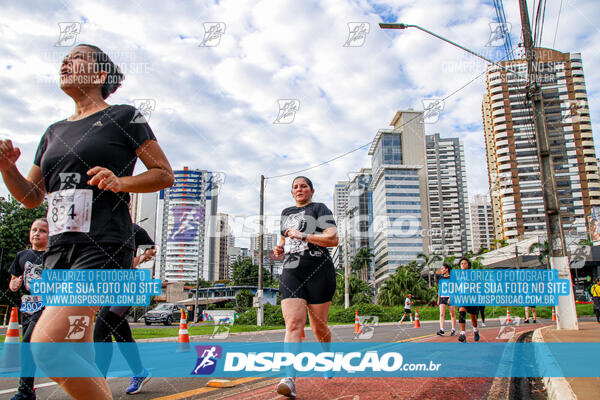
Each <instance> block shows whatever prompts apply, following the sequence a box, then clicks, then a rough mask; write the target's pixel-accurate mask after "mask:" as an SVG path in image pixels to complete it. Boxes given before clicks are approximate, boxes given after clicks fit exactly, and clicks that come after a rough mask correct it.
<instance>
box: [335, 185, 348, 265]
mask: <svg viewBox="0 0 600 400" xmlns="http://www.w3.org/2000/svg"><path fill="white" fill-rule="evenodd" d="M347 184H348V181H338V182H337V183H336V184H335V188H334V191H333V218H334V219H335V223H336V225H337V230H338V245H337V247H335V248H334V249H333V252H332V260H333V265H335V267H336V268H337V269H340V268H344V248H345V247H346V246H347V243H346V242H345V240H346V227H345V222H346V204H347V203H348V188H347Z"/></svg>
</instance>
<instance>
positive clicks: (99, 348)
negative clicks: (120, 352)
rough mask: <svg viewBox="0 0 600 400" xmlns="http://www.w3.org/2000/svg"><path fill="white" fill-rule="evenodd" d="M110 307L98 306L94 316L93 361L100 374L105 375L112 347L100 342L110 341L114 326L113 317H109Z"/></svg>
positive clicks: (110, 358)
mask: <svg viewBox="0 0 600 400" xmlns="http://www.w3.org/2000/svg"><path fill="white" fill-rule="evenodd" d="M109 309H110V307H108V306H104V307H102V308H100V311H98V314H97V316H96V324H95V326H94V343H97V344H96V345H94V350H95V353H96V357H95V363H96V366H98V369H99V370H100V372H101V373H102V376H104V377H106V374H107V372H108V367H109V366H110V361H111V360H112V353H113V347H112V345H110V346H109V345H102V344H100V343H112V334H113V330H114V328H113V326H114V323H115V321H114V318H111V317H110V316H109V315H108V313H109Z"/></svg>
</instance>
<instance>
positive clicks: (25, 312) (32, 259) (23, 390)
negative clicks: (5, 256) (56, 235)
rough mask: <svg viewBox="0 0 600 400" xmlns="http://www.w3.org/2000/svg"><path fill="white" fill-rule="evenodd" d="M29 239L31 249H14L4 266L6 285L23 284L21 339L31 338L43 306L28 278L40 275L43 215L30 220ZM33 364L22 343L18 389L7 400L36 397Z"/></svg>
mask: <svg viewBox="0 0 600 400" xmlns="http://www.w3.org/2000/svg"><path fill="white" fill-rule="evenodd" d="M29 243H31V249H28V250H23V251H20V252H18V253H17V256H16V257H15V259H14V261H13V262H12V264H11V265H10V267H9V269H8V272H9V273H10V283H9V285H8V287H9V289H10V290H11V291H13V292H16V291H17V290H19V289H20V288H23V292H25V294H24V295H23V296H22V297H21V313H22V316H21V330H22V332H23V343H29V342H30V341H31V334H32V333H33V328H34V327H35V323H36V322H37V321H38V319H40V316H41V315H42V311H43V310H44V308H43V307H42V304H41V299H39V298H36V297H37V296H31V280H33V279H41V278H42V269H43V257H44V251H46V247H47V246H48V222H47V221H46V220H45V219H44V218H39V219H36V220H35V221H33V224H31V229H30V230H29ZM34 366H35V364H34V363H33V357H32V355H31V350H30V349H29V347H23V348H22V349H21V370H22V372H21V375H25V376H21V378H20V379H19V389H18V390H17V394H16V395H14V396H13V397H12V398H11V400H34V399H35V398H36V396H35V390H34V389H33V383H34V378H33V375H34V374H33V373H34V372H35V369H34V368H35V367H34Z"/></svg>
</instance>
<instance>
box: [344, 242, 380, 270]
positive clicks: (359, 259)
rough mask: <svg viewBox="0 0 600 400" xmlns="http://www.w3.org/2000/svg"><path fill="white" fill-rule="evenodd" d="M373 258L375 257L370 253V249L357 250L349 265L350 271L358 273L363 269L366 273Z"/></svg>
mask: <svg viewBox="0 0 600 400" xmlns="http://www.w3.org/2000/svg"><path fill="white" fill-rule="evenodd" d="M373 257H375V255H374V254H373V253H372V251H371V249H370V248H368V247H364V248H361V249H358V251H357V252H356V254H355V255H354V257H353V258H352V262H351V263H350V269H351V270H352V272H353V273H358V272H359V271H360V270H362V269H363V268H365V269H366V270H367V271H368V270H369V264H370V263H371V259H372V258H373Z"/></svg>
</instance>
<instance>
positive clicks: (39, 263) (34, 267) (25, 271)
mask: <svg viewBox="0 0 600 400" xmlns="http://www.w3.org/2000/svg"><path fill="white" fill-rule="evenodd" d="M43 260H44V252H43V251H37V250H32V249H28V250H23V251H20V252H18V253H17V256H16V257H15V259H14V260H13V262H12V264H11V265H10V267H9V268H8V272H9V273H10V274H11V275H13V276H16V277H19V276H22V277H23V286H21V287H22V288H23V290H24V291H25V292H26V293H27V294H31V280H33V279H42V269H43Z"/></svg>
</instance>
